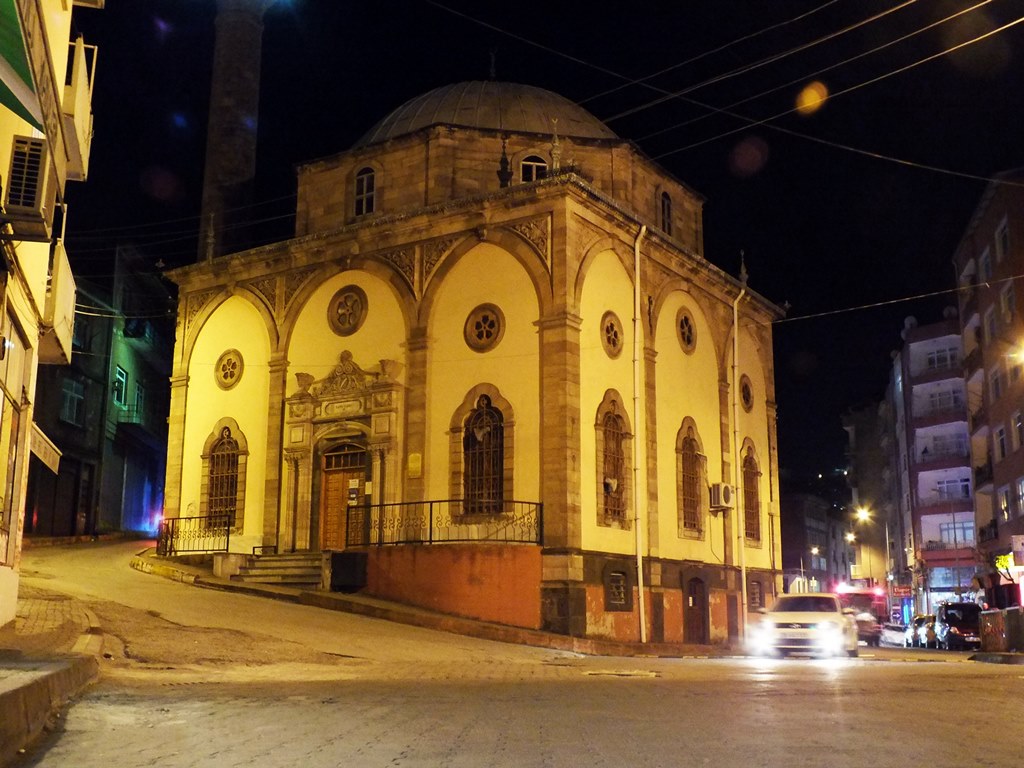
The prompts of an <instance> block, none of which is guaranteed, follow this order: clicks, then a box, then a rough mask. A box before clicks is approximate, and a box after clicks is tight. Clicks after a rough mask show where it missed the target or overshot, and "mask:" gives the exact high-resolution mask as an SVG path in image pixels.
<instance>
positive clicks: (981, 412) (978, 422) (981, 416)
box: [970, 405, 988, 435]
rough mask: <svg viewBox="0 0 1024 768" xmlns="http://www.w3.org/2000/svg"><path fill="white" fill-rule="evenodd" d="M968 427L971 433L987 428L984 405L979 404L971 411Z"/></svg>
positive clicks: (986, 412)
mask: <svg viewBox="0 0 1024 768" xmlns="http://www.w3.org/2000/svg"><path fill="white" fill-rule="evenodd" d="M970 428H971V434H972V435H973V434H974V433H975V432H978V431H979V430H982V429H987V428H988V411H987V410H986V409H985V406H984V405H979V406H978V407H977V408H975V409H974V410H973V411H971V419H970Z"/></svg>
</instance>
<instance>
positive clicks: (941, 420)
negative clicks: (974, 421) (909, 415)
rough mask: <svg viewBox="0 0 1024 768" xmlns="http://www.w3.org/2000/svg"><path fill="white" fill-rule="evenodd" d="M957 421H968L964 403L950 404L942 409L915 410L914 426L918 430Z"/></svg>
mask: <svg viewBox="0 0 1024 768" xmlns="http://www.w3.org/2000/svg"><path fill="white" fill-rule="evenodd" d="M955 421H967V406H966V405H965V404H963V403H956V404H953V403H951V404H949V405H948V406H945V407H942V408H922V409H921V410H920V411H918V410H917V409H916V408H915V409H914V420H913V424H914V426H915V427H916V428H918V429H920V428H923V427H934V426H937V425H939V424H950V423H952V422H955Z"/></svg>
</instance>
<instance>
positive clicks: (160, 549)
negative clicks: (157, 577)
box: [156, 515, 232, 555]
mask: <svg viewBox="0 0 1024 768" xmlns="http://www.w3.org/2000/svg"><path fill="white" fill-rule="evenodd" d="M231 522H232V515H211V516H209V517H169V518H167V519H166V520H163V521H161V523H160V532H159V533H158V534H157V539H156V553H157V554H158V555H180V554H183V553H185V552H227V551H228V544H229V543H230V541H231Z"/></svg>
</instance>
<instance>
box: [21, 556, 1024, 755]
mask: <svg viewBox="0 0 1024 768" xmlns="http://www.w3.org/2000/svg"><path fill="white" fill-rule="evenodd" d="M137 548H138V545H127V544H123V543H122V544H114V545H110V544H106V545H89V546H84V547H75V548H62V549H54V550H31V551H29V552H27V553H26V560H25V563H24V576H23V578H25V579H26V581H27V582H29V583H31V584H32V585H33V586H35V587H39V588H44V589H49V590H53V591H58V592H63V593H65V594H71V595H74V596H76V597H78V598H79V599H81V600H83V601H85V602H86V603H87V604H88V605H89V607H90V608H91V609H92V610H93V611H95V612H96V614H97V615H98V616H99V618H100V621H101V623H102V624H103V626H104V629H105V630H106V631H107V632H108V633H109V634H108V636H107V638H106V645H105V648H106V650H107V652H108V654H109V656H110V658H108V659H106V660H105V661H104V663H103V665H102V674H103V678H102V680H101V682H100V683H98V684H97V685H96V686H95V687H93V688H92V689H91V690H90V691H89V692H87V693H86V694H85V695H84V696H82V697H81V698H80V699H79V700H78V701H77V702H76V703H74V704H73V705H72V706H71V707H70V709H69V710H68V712H67V713H66V714H65V716H64V717H63V718H62V719H61V722H60V725H59V727H58V728H57V730H56V731H55V732H54V733H53V734H51V735H50V736H49V737H48V739H46V740H45V741H44V742H42V743H40V744H39V745H37V747H36V749H34V750H33V751H31V752H30V753H29V754H27V755H26V756H25V757H24V758H23V759H22V760H21V761H19V763H18V765H19V766H29V765H31V766H44V767H47V768H49V767H53V768H57V767H58V766H59V767H60V768H66V767H67V766H75V768H92V767H93V766H96V767H97V768H98V767H100V766H102V768H109V767H110V766H112V765H116V766H119V768H134V767H136V766H138V767H140V768H141V767H142V766H160V767H161V768H164V767H166V768H177V767H178V766H202V767H206V766H211V767H212V766H217V767H218V768H223V767H224V766H242V765H245V766H268V767H271V766H272V767H275V768H276V767H277V766H302V768H319V766H330V767H331V768H335V767H337V766H356V767H358V768H361V767H362V766H368V767H374V766H382V767H383V766H398V767H402V768H409V767H412V766H417V767H419V766H431V767H433V766H445V767H447V766H451V767H453V768H454V767H456V766H467V767H470V766H472V767H473V768H477V767H479V766H516V767H519V766H526V767H530V766H552V767H553V766H574V765H580V766H594V767H595V768H598V767H603V766H609V767H611V766H615V767H616V768H621V767H623V766H723V767H724V768H731V767H732V766H737V767H739V766H742V768H752V767H754V766H766V767H775V766H787V767H790V768H795V767H797V766H816V767H817V766H830V767H831V766H835V767H837V768H842V767H845V766H851V767H852V766H857V767H858V768H862V767H863V766H903V765H928V766H930V767H931V768H942V767H943V766H957V768H960V767H961V766H964V765H970V766H1000V767H1003V766H1011V765H1016V764H1018V762H1019V756H1020V734H1021V727H1020V720H1019V712H1018V710H1019V704H1020V701H1021V700H1022V699H1024V668H1022V667H1019V666H1017V667H1015V666H1004V665H991V664H980V663H975V662H970V661H967V655H966V654H954V653H947V652H938V651H908V650H904V649H895V648H894V649H885V648H883V649H879V650H876V649H866V648H862V649H861V652H862V655H861V658H859V659H841V660H834V661H833V660H829V661H824V660H810V659H799V658H790V659H767V660H765V659H745V658H730V659H653V658H640V659H623V658H595V657H581V656H577V655H575V654H569V653H563V652H557V651H548V650H542V649H535V648H524V647H519V646H513V645H508V644H502V643H490V642H487V641H481V640H474V639H471V638H464V637H459V636H454V635H450V634H445V633H438V632H433V631H430V630H423V629H418V628H414V627H407V626H401V625H395V624H390V623H388V622H383V621H378V620H374V619H367V618H362V617H357V616H350V615H347V614H339V613H334V612H330V611H323V610H319V609H315V608H308V607H304V606H295V605H290V604H287V603H280V602H276V601H269V600H265V599H261V598H253V597H248V596H244V595H237V594H231V593H221V592H216V591H211V590H204V589H200V588H197V587H191V586H187V585H183V584H179V583H176V582H171V581H167V580H164V579H161V578H159V577H156V576H151V575H146V574H142V573H138V572H136V571H132V570H131V569H129V568H128V566H127V561H128V558H129V557H130V555H131V554H132V553H133V552H134V551H135V549H137Z"/></svg>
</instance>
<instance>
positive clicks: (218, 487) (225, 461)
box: [206, 427, 240, 528]
mask: <svg viewBox="0 0 1024 768" xmlns="http://www.w3.org/2000/svg"><path fill="white" fill-rule="evenodd" d="M239 454H240V451H239V447H238V441H237V440H235V438H234V437H232V435H231V428H230V427H222V428H221V430H220V437H218V438H217V440H216V441H215V442H214V444H213V446H212V447H211V448H210V460H209V484H208V485H207V507H206V509H207V514H208V516H209V517H211V518H214V517H217V518H219V517H226V518H227V519H228V521H229V523H230V525H231V527H232V528H234V527H237V525H238V510H239V503H238V502H239V500H238V457H239Z"/></svg>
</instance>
